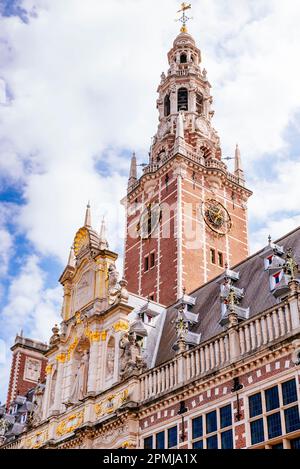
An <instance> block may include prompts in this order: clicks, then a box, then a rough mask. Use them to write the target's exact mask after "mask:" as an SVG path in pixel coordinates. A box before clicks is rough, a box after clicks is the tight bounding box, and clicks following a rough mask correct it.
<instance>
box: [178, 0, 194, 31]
mask: <svg viewBox="0 0 300 469" xmlns="http://www.w3.org/2000/svg"><path fill="white" fill-rule="evenodd" d="M191 8H192V5H191V4H190V3H185V2H183V3H182V4H181V8H180V10H178V12H177V13H182V16H181V17H180V18H179V19H178V20H176V21H181V23H182V27H181V29H180V31H181V32H182V33H187V27H186V23H187V22H188V21H189V20H192V19H193V18H189V17H188V16H186V14H185V12H186V11H187V10H190V9H191Z"/></svg>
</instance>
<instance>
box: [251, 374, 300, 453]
mask: <svg viewBox="0 0 300 469" xmlns="http://www.w3.org/2000/svg"><path fill="white" fill-rule="evenodd" d="M297 401H298V396H297V384H296V380H295V379H291V380H289V381H286V382H283V383H281V384H279V385H276V386H273V387H272V388H269V389H266V390H264V391H262V392H260V393H256V394H254V395H253V396H249V398H248V404H249V416H250V430H251V442H252V445H254V444H258V443H261V442H262V441H265V440H264V437H266V438H268V439H272V438H276V437H278V436H281V435H283V434H288V433H291V432H294V431H296V430H299V429H300V416H299V407H298V405H294V406H293V405H291V404H293V403H294V402H297ZM276 410H277V412H276Z"/></svg>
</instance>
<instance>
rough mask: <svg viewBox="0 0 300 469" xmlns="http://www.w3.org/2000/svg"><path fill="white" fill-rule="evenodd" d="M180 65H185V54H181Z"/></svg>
mask: <svg viewBox="0 0 300 469" xmlns="http://www.w3.org/2000/svg"><path fill="white" fill-rule="evenodd" d="M180 63H181V64H186V63H187V55H186V54H181V56H180Z"/></svg>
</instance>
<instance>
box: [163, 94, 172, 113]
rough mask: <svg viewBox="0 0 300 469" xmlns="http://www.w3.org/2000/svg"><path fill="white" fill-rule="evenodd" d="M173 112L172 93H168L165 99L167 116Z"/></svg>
mask: <svg viewBox="0 0 300 469" xmlns="http://www.w3.org/2000/svg"><path fill="white" fill-rule="evenodd" d="M170 112H171V102H170V95H169V94H167V96H166V97H165V100H164V114H165V117H167V116H169V115H170Z"/></svg>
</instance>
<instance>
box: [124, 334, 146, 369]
mask: <svg viewBox="0 0 300 469" xmlns="http://www.w3.org/2000/svg"><path fill="white" fill-rule="evenodd" d="M120 350H121V356H120V373H121V376H124V377H127V376H129V375H130V374H131V373H132V372H134V371H141V372H142V371H143V370H144V369H145V368H146V363H145V361H144V360H143V357H142V349H141V345H140V344H139V343H138V341H137V339H136V334H135V333H130V332H125V334H124V335H123V337H122V338H121V340H120Z"/></svg>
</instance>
